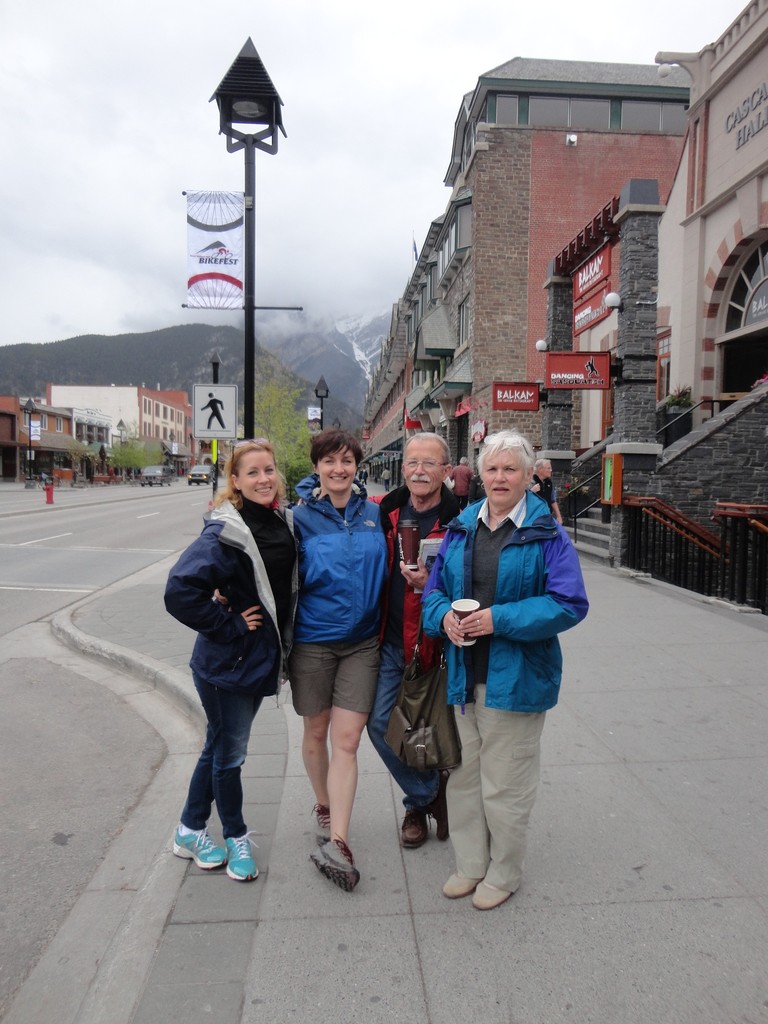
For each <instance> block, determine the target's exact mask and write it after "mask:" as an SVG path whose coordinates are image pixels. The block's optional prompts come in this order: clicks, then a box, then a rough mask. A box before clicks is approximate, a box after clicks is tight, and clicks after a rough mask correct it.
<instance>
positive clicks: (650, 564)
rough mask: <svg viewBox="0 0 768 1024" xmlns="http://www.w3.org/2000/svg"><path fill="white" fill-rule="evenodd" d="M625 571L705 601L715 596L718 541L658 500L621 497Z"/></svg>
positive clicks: (694, 522) (718, 562)
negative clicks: (625, 523) (644, 575)
mask: <svg viewBox="0 0 768 1024" xmlns="http://www.w3.org/2000/svg"><path fill="white" fill-rule="evenodd" d="M624 506H625V508H626V510H627V513H628V540H629V543H628V550H627V562H626V564H627V567H628V568H630V569H636V570H637V571H639V572H647V573H650V575H651V576H653V577H654V578H655V579H659V580H663V581H664V582H666V583H671V584H673V586H676V587H683V588H685V589H686V590H693V591H695V592H696V593H698V594H705V595H707V596H709V597H712V596H715V595H716V594H717V592H718V586H719V577H720V557H721V543H720V538H719V537H718V535H717V534H716V533H713V532H712V531H711V530H707V529H705V528H704V527H703V526H700V525H699V523H697V522H696V521H695V520H694V519H691V518H690V517H689V516H686V515H684V514H683V513H682V512H680V511H679V510H678V509H676V508H673V507H672V506H671V505H668V504H667V503H666V502H664V501H662V500H661V499H660V498H655V497H648V498H643V497H638V496H636V495H625V497H624Z"/></svg>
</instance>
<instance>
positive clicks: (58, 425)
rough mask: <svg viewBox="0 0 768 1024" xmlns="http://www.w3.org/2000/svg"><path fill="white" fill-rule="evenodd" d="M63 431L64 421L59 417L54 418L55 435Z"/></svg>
mask: <svg viewBox="0 0 768 1024" xmlns="http://www.w3.org/2000/svg"><path fill="white" fill-rule="evenodd" d="M63 431H64V420H63V419H62V418H61V416H57V417H56V433H57V434H61V433H63Z"/></svg>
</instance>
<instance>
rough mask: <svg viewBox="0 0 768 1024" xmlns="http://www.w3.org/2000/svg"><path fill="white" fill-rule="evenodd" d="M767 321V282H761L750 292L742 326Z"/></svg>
mask: <svg viewBox="0 0 768 1024" xmlns="http://www.w3.org/2000/svg"><path fill="white" fill-rule="evenodd" d="M766 319H768V280H766V281H763V282H761V284H759V285H758V286H757V288H755V290H754V292H752V297H751V298H750V300H749V305H748V306H747V313H746V316H745V317H744V326H745V327H749V326H750V325H751V324H756V323H759V322H760V321H761V320H766Z"/></svg>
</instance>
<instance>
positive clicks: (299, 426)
mask: <svg viewBox="0 0 768 1024" xmlns="http://www.w3.org/2000/svg"><path fill="white" fill-rule="evenodd" d="M301 394H302V393H301V390H300V389H299V388H290V387H287V386H286V385H285V384H281V383H279V382H277V381H269V382H268V383H266V384H262V386H261V387H260V388H259V389H258V390H257V392H256V395H255V398H254V423H255V424H256V435H257V436H263V437H267V438H269V440H270V441H271V443H272V446H273V447H274V449H275V454H276V456H277V467H278V469H279V470H280V472H281V473H282V474H283V476H284V477H285V479H286V482H287V484H288V496H289V498H295V497H296V494H295V491H294V488H295V486H296V484H297V483H298V482H299V480H301V479H302V478H303V477H305V476H307V474H308V473H311V472H312V463H311V462H310V460H309V444H310V437H309V427H308V426H307V412H306V409H305V408H303V407H301V406H299V402H300V401H301Z"/></svg>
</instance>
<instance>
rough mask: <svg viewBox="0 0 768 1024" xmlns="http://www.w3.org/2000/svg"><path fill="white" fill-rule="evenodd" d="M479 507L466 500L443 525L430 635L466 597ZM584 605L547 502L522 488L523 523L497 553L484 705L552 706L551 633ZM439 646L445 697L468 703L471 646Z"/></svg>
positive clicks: (427, 604)
mask: <svg viewBox="0 0 768 1024" xmlns="http://www.w3.org/2000/svg"><path fill="white" fill-rule="evenodd" d="M482 504H483V503H482V502H476V503H475V504H474V505H470V506H469V507H468V508H466V509H464V511H463V512H462V513H461V515H460V516H458V517H457V518H456V519H454V520H453V521H452V522H451V523H450V524H449V526H448V532H447V533H446V536H445V539H444V541H443V544H442V547H441V549H440V553H439V554H438V556H437V561H436V562H435V565H434V567H433V569H432V573H431V574H430V577H429V581H428V583H427V586H426V587H425V589H424V598H423V616H424V630H425V632H426V633H427V634H428V635H429V636H435V637H437V636H439V637H443V638H444V639H446V638H445V633H444V632H443V619H444V617H445V615H446V613H447V612H448V611H449V610H450V607H451V602H452V601H455V600H458V599H459V598H462V597H472V554H473V548H474V541H475V534H476V532H477V517H478V513H479V512H480V509H481V508H482ZM588 609H589V604H588V602H587V595H586V592H585V590H584V580H583V577H582V574H581V566H580V565H579V558H578V555H577V554H576V549H575V548H574V546H573V544H572V543H571V540H570V538H569V537H568V534H567V533H566V532H565V530H563V528H562V526H560V525H559V524H558V523H557V522H555V520H554V519H553V518H552V516H551V515H550V513H549V510H548V508H547V505H546V503H545V502H544V501H542V500H541V498H537V497H536V496H535V495H534V494H532V493H531V492H528V493H527V495H526V513H525V519H524V521H523V525H522V526H521V527H519V528H518V529H517V530H515V532H514V533H512V534H511V535H510V537H509V540H508V541H507V542H506V544H505V545H504V547H503V548H502V550H501V553H500V555H499V566H498V576H497V580H496V594H495V596H494V600H493V604H492V605H491V615H492V617H493V637H492V639H491V648H490V658H489V663H488V677H487V680H486V684H487V688H486V694H485V703H486V706H487V707H490V708H498V709H500V710H502V711H518V712H526V713H537V712H540V711H547V710H549V708H552V707H554V706H555V704H557V699H558V696H559V692H560V680H561V676H562V668H563V658H562V653H561V651H560V643H559V641H558V639H557V634H558V633H562V632H563V631H564V630H566V629H570V628H571V627H572V626H575V625H576V624H577V623H579V622H581V620H582V619H583V618H584V617H585V616H586V614H587V611H588ZM444 648H445V651H446V660H447V663H448V701H449V703H451V704H465V703H471V702H472V701H473V700H474V680H473V678H472V655H471V650H472V649H471V648H464V649H462V648H459V647H456V646H455V645H454V644H452V643H451V642H450V641H449V640H447V639H446V642H445V644H444Z"/></svg>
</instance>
